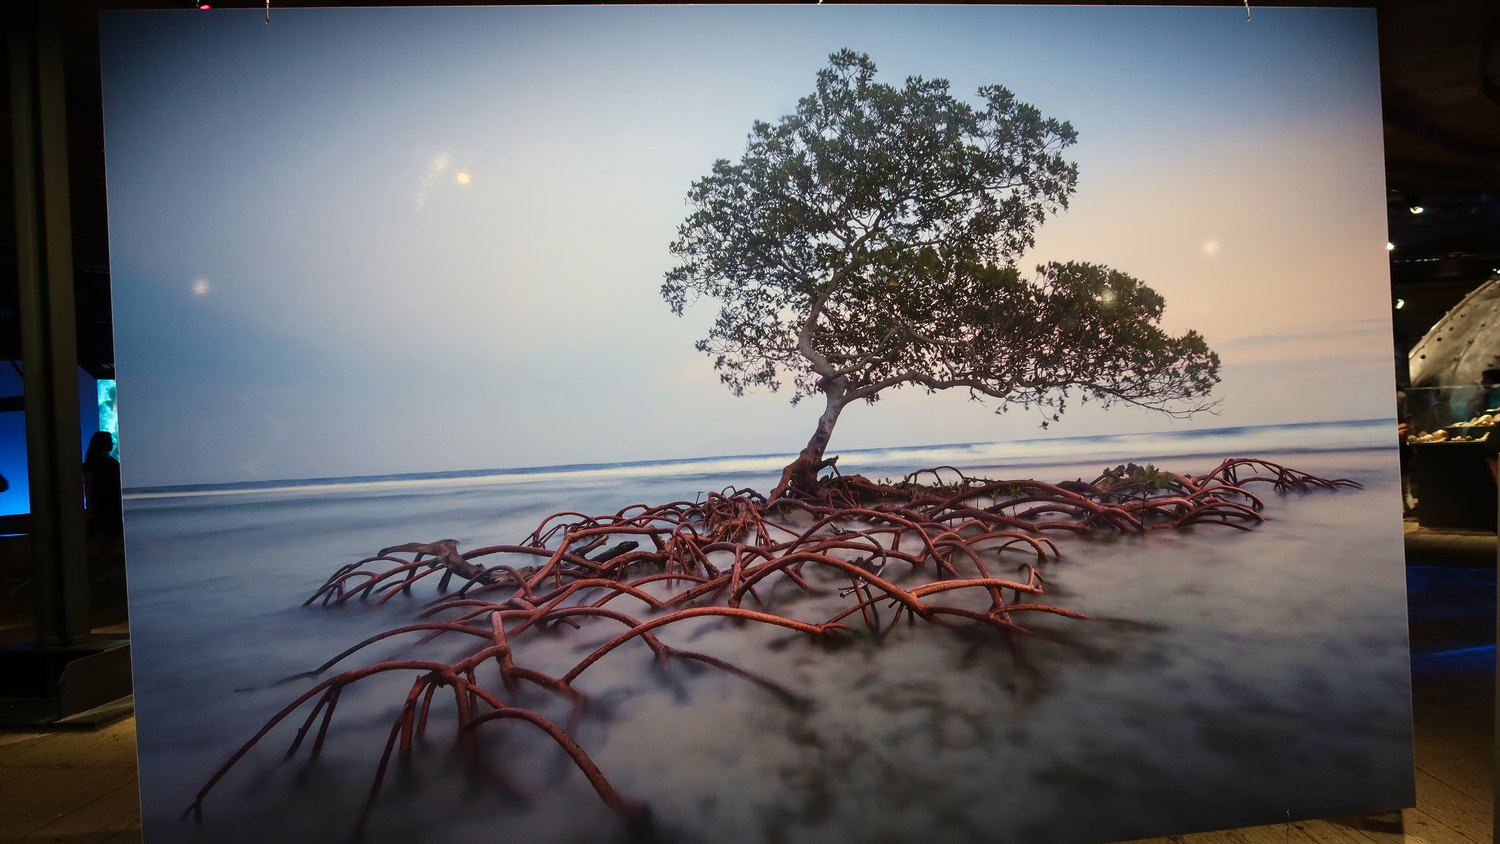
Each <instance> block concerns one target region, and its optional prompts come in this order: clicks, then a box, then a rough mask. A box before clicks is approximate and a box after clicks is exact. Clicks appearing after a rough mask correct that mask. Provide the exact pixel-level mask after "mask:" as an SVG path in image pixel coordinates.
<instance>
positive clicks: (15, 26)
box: [7, 3, 89, 645]
mask: <svg viewBox="0 0 1500 844" xmlns="http://www.w3.org/2000/svg"><path fill="white" fill-rule="evenodd" d="M62 5H63V4H51V3H26V4H24V5H22V4H17V6H13V7H12V9H11V11H10V13H9V14H8V18H9V20H8V21H7V23H8V24H9V26H8V27H7V29H9V31H10V32H9V41H10V44H9V47H10V98H11V100H10V103H11V127H12V128H11V143H12V149H13V154H14V158H15V186H16V188H15V189H16V196H15V203H16V275H17V278H18V280H19V283H20V306H21V313H20V317H21V350H22V351H21V354H22V360H23V363H24V371H23V378H24V384H25V390H26V456H27V460H28V462H29V463H30V472H29V475H30V481H31V524H32V529H31V558H32V564H33V566H34V567H35V577H34V582H35V590H36V592H35V596H36V602H37V603H36V613H37V618H36V633H37V639H38V641H40V642H41V643H43V644H51V645H68V644H73V643H75V642H78V641H80V640H82V639H84V638H86V637H87V636H88V635H89V598H88V571H87V561H86V559H85V556H84V516H83V481H82V472H81V469H80V464H81V462H82V456H81V454H80V448H79V440H80V433H79V423H78V412H79V408H78V341H77V336H76V329H75V327H74V319H75V317H74V308H73V238H72V231H71V224H72V220H71V214H70V210H69V204H68V134H67V115H66V96H65V94H66V92H65V90H64V82H63V68H64V59H63V45H62V34H61V27H60V24H59V21H58V14H59V12H60V9H61V7H62ZM18 7H19V8H18Z"/></svg>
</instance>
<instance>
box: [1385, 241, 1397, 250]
mask: <svg viewBox="0 0 1500 844" xmlns="http://www.w3.org/2000/svg"><path fill="white" fill-rule="evenodd" d="M1395 248H1396V244H1394V243H1391V242H1390V241H1389V240H1387V241H1386V242H1385V251H1387V252H1390V251H1391V250H1393V249H1395Z"/></svg>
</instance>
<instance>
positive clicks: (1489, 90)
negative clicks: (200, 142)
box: [0, 0, 1500, 377]
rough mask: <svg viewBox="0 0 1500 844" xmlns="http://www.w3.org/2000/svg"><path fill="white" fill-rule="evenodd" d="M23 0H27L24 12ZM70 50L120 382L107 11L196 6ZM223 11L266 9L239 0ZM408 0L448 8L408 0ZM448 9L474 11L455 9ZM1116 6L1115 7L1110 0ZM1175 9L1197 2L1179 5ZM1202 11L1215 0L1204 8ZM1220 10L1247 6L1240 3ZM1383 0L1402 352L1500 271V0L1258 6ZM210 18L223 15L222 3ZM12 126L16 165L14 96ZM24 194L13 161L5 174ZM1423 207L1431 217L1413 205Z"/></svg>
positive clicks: (69, 20) (9, 223)
mask: <svg viewBox="0 0 1500 844" xmlns="http://www.w3.org/2000/svg"><path fill="white" fill-rule="evenodd" d="M21 5H22V4H20V3H16V4H14V6H13V7H12V12H11V13H12V14H14V9H15V8H16V7H20V6H21ZM58 5H60V6H61V7H62V10H63V13H64V15H65V21H66V23H65V33H64V38H65V49H66V51H67V97H68V135H69V141H68V153H69V161H70V163H69V179H70V184H69V190H70V196H71V201H72V215H73V251H74V260H75V281H76V285H77V296H76V301H77V307H78V329H79V331H78V337H79V361H80V363H81V364H82V365H83V366H84V367H85V368H86V369H88V370H89V371H90V372H91V373H92V374H94V375H95V376H96V377H112V372H113V361H114V352H113V343H112V330H111V323H110V298H109V242H108V221H107V217H106V212H105V184H104V143H103V137H104V134H103V125H102V122H103V118H102V112H101V107H100V94H99V55H98V35H97V14H98V12H99V11H100V10H105V9H149V8H183V7H185V6H192V5H196V4H194V3H190V2H186V0H184V1H183V2H154V3H153V2H139V1H137V2H131V0H112V1H111V0H105V2H97V0H96V2H63V3H60V4H58ZM215 5H216V6H217V7H219V8H226V7H229V8H233V7H240V8H245V7H253V8H262V7H263V6H264V3H263V2H253V0H252V1H250V2H246V0H240V2H230V1H228V0H226V2H222V3H217V4H215ZM315 5H316V6H329V5H396V4H393V3H378V2H377V3H359V4H341V3H329V2H323V3H304V2H281V1H280V0H273V3H272V7H273V14H274V9H275V8H286V7H294V6H315ZM400 5H439V4H427V3H420V2H418V3H411V2H408V3H402V4H400ZM441 5H461V4H455V3H443V4H441ZM1106 5H1108V4H1106ZM1168 5H1187V4H1178V3H1169V4H1168ZM1193 5H1204V4H1202V3H1198V4H1193ZM1208 5H1226V6H1240V5H1243V4H1242V3H1235V2H1228V3H1218V4H1208ZM1268 5H1271V6H1287V5H1312V6H1346V5H1358V6H1374V7H1375V8H1376V9H1377V14H1378V21H1379V37H1380V72H1381V86H1382V91H1381V99H1382V104H1383V107H1384V110H1385V152H1386V165H1385V167H1386V184H1387V189H1388V218H1389V223H1390V240H1391V242H1392V243H1393V244H1394V246H1395V248H1394V249H1393V250H1392V252H1391V287H1392V289H1391V295H1392V303H1393V306H1394V304H1395V302H1396V301H1397V300H1401V301H1403V302H1404V306H1403V307H1401V308H1399V309H1397V310H1395V311H1394V315H1395V342H1396V345H1397V347H1398V348H1402V349H1404V348H1406V347H1407V346H1409V345H1411V344H1412V343H1415V342H1416V341H1417V340H1418V339H1420V337H1421V336H1422V334H1423V333H1425V332H1426V330H1427V328H1428V327H1429V326H1431V325H1432V324H1433V323H1434V322H1436V321H1437V319H1438V318H1439V317H1441V316H1442V315H1443V314H1444V313H1445V312H1446V311H1447V310H1448V308H1450V307H1452V306H1453V305H1454V304H1456V303H1457V302H1458V300H1459V299H1461V298H1462V297H1463V296H1464V295H1465V294H1467V293H1468V292H1469V291H1470V290H1472V289H1474V288H1475V287H1476V286H1478V285H1479V284H1481V283H1483V282H1484V281H1485V280H1487V279H1489V278H1491V277H1496V276H1500V3H1497V2H1495V0H1380V2H1374V3H1352V4H1351V3H1329V2H1303V3H1284V2H1278V3H1255V2H1251V3H1250V11H1251V12H1252V14H1253V11H1254V9H1255V7H1257V6H1268ZM203 14H213V12H212V11H208V12H203ZM5 96H6V100H5V122H6V130H5V131H4V132H3V133H0V138H3V140H0V145H3V149H4V152H5V157H6V159H7V161H8V160H9V159H10V157H11V156H10V131H9V123H10V108H9V95H8V94H6V95H5ZM0 181H3V182H4V188H5V190H6V194H7V195H12V191H11V182H12V174H11V168H10V167H9V166H7V167H5V168H4V169H3V171H0ZM3 206H4V208H5V209H6V211H5V220H4V223H3V230H0V244H4V246H5V247H6V252H5V255H6V260H5V267H6V272H5V275H4V276H3V277H0V285H3V286H0V357H4V358H6V359H9V360H16V359H17V358H19V335H20V332H19V329H18V325H17V321H18V318H17V315H16V311H17V308H16V283H15V259H14V255H15V226H14V222H13V215H14V209H13V206H12V204H11V203H9V202H7V203H4V204H3ZM1415 208H1420V209H1421V212H1420V213H1414V212H1413V209H1415Z"/></svg>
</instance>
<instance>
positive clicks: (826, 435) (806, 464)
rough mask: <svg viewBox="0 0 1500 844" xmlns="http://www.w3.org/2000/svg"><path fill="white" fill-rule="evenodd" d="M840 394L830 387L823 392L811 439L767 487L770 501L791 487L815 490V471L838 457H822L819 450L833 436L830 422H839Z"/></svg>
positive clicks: (813, 491) (809, 490) (842, 406)
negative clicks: (770, 487) (824, 402)
mask: <svg viewBox="0 0 1500 844" xmlns="http://www.w3.org/2000/svg"><path fill="white" fill-rule="evenodd" d="M843 394H844V391H843V390H838V389H833V388H830V389H828V390H826V391H825V395H826V396H827V397H828V403H827V405H826V406H825V407H824V409H823V415H822V416H820V417H818V427H817V428H816V429H814V430H813V435H812V439H809V440H808V441H807V447H806V448H804V449H802V453H801V454H799V455H797V459H796V460H793V461H792V462H791V463H788V464H787V465H786V468H785V469H782V470H781V481H780V482H779V483H777V484H776V488H775V489H773V490H771V498H770V500H771V501H775V500H776V499H778V498H780V497H782V496H783V495H786V494H787V493H788V492H791V491H794V490H795V491H797V492H800V493H806V494H814V493H816V492H817V491H818V473H819V472H821V471H822V470H823V469H826V468H827V467H829V466H832V465H833V463H834V461H836V460H838V458H837V457H831V458H828V459H826V460H825V459H824V458H823V451H824V450H825V449H827V448H828V441H829V440H830V439H832V438H833V426H834V423H836V422H838V421H839V413H840V412H841V411H842V410H843V409H844V397H843Z"/></svg>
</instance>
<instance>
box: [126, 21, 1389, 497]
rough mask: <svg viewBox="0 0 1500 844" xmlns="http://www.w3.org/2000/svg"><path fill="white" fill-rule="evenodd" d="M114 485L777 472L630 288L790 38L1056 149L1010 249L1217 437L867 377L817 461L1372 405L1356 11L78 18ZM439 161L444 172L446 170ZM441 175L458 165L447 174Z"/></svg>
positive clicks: (1378, 294) (702, 369) (1367, 49)
mask: <svg viewBox="0 0 1500 844" xmlns="http://www.w3.org/2000/svg"><path fill="white" fill-rule="evenodd" d="M101 29H102V31H101V42H102V53H103V84H104V97H105V102H104V105H105V135H106V150H105V151H106V159H107V167H108V186H109V216H110V230H111V269H112V276H113V286H114V297H115V298H114V302H115V332H116V333H115V343H116V356H117V360H118V372H119V378H120V389H119V396H120V399H119V400H120V426H121V431H120V439H121V451H122V460H123V463H124V467H125V473H126V477H125V482H126V484H127V486H159V485H170V484H185V483H217V482H233V481H244V480H263V479H281V478H308V477H337V476H347V475H368V474H383V473H396V472H428V471H443V470H452V469H471V468H499V467H514V466H537V465H553V464H564V463H587V462H602V461H624V460H651V459H663V458H672V457H693V456H710V455H724V454H753V453H774V452H791V451H796V450H797V449H798V448H800V447H801V446H802V444H803V443H804V442H805V441H806V439H807V437H808V435H809V434H810V433H811V432H812V427H813V423H814V421H815V418H816V415H817V412H818V409H819V408H817V407H815V406H812V405H810V404H802V405H799V406H796V407H793V406H792V405H790V404H789V403H788V401H787V399H788V396H786V395H782V394H771V393H759V394H754V395H746V396H744V397H742V398H735V397H733V396H731V395H730V394H729V393H728V391H726V390H725V389H724V388H723V387H722V386H721V385H720V384H719V381H718V378H717V376H716V375H715V373H714V372H713V370H712V367H711V365H710V361H709V360H708V358H707V357H706V356H704V355H701V354H699V353H698V352H696V351H694V350H693V347H692V344H693V341H694V340H696V339H697V338H699V337H701V336H703V335H704V333H706V330H707V327H708V325H709V323H710V321H711V320H712V319H713V316H714V308H713V307H712V305H711V304H710V303H706V302H705V303H700V304H699V305H698V306H697V307H695V308H691V309H689V311H688V312H687V314H686V316H685V317H683V318H678V317H674V316H673V315H672V314H671V313H670V311H669V310H668V308H667V307H666V305H665V303H664V302H663V301H662V300H661V298H660V296H659V294H658V288H659V287H660V284H661V279H662V275H663V273H664V272H665V271H666V270H667V269H668V268H670V267H671V266H672V265H673V263H674V262H673V259H672V256H671V255H670V254H669V252H668V251H667V245H668V243H670V242H671V240H672V239H673V237H674V235H675V232H676V228H677V226H678V225H679V224H680V223H681V222H682V220H683V219H684V217H685V216H686V214H687V213H688V208H687V205H686V203H685V196H686V193H687V190H688V186H689V184H690V183H691V182H692V181H693V180H694V179H696V178H699V177H701V176H703V175H704V174H706V173H707V172H708V170H709V167H710V166H711V164H712V162H713V161H714V160H715V159H717V158H730V159H737V158H738V157H739V155H740V154H741V153H742V152H743V150H744V144H745V137H746V134H747V132H748V131H749V129H750V125H751V123H752V121H754V120H756V119H761V120H775V119H776V118H778V117H780V116H781V115H783V114H787V113H790V112H791V111H792V110H793V109H794V107H795V104H796V101H797V99H798V98H799V97H801V96H803V95H805V94H806V93H808V92H809V91H810V90H811V89H812V84H813V79H814V74H815V73H816V71H817V70H818V69H819V68H820V67H823V66H824V65H825V64H826V63H827V58H828V55H829V54H830V53H831V52H834V51H835V50H838V49H840V48H843V47H849V48H852V49H855V50H857V51H860V52H865V53H868V54H869V55H870V56H871V58H872V59H873V60H874V61H875V63H876V64H877V66H878V67H879V69H880V78H881V79H882V80H885V81H889V82H893V83H900V82H901V80H903V79H904V78H905V77H906V76H907V75H910V74H916V75H922V76H925V77H928V78H932V77H942V78H946V79H948V80H950V82H951V83H952V85H953V90H954V92H955V93H956V94H958V95H960V96H965V97H969V98H971V101H972V98H973V92H974V90H975V89H976V88H978V87H979V86H981V85H985V84H991V83H998V84H1002V85H1004V86H1006V87H1008V88H1010V89H1011V90H1012V91H1014V92H1015V93H1016V95H1017V96H1018V97H1019V98H1020V99H1021V100H1023V101H1025V102H1029V103H1032V104H1034V105H1036V106H1037V107H1038V108H1040V109H1041V110H1042V112H1043V113H1044V114H1047V115H1049V116H1054V117H1057V118H1060V119H1065V120H1068V121H1070V122H1071V123H1072V124H1073V126H1074V127H1075V128H1076V129H1077V130H1078V134H1079V141H1078V143H1077V145H1076V146H1074V147H1073V148H1072V149H1071V150H1070V155H1069V157H1070V158H1071V159H1072V160H1074V161H1076V162H1077V164H1078V167H1079V172H1080V175H1079V184H1078V190H1077V192H1076V194H1075V195H1074V196H1073V199H1072V202H1071V207H1070V209H1069V210H1067V211H1066V212H1064V213H1062V214H1061V215H1059V216H1058V217H1056V218H1054V219H1052V220H1050V221H1049V222H1048V223H1047V224H1046V225H1045V226H1044V227H1043V228H1042V230H1041V232H1040V234H1039V237H1038V243H1037V246H1036V249H1035V250H1034V251H1033V252H1032V253H1031V254H1029V255H1026V256H1023V257H1022V258H1021V259H1020V260H1019V263H1020V264H1021V265H1022V266H1023V267H1032V266H1034V265H1035V264H1037V263H1039V262H1041V261H1044V260H1052V259H1057V260H1088V261H1095V262H1101V263H1105V264H1109V265H1110V266H1113V267H1116V268H1118V269H1121V270H1124V271H1126V272H1128V273H1130V274H1132V275H1134V276H1136V277H1138V278H1140V279H1142V280H1143V281H1145V282H1146V283H1147V284H1149V285H1151V286H1152V287H1154V288H1155V289H1156V290H1157V291H1158V292H1160V293H1162V294H1163V295H1164V296H1165V297H1166V300H1167V303H1168V304H1167V315H1166V319H1165V321H1166V323H1167V326H1168V327H1169V328H1170V329H1172V330H1174V331H1182V330H1185V329H1187V328H1195V329H1197V330H1198V331H1199V332H1200V333H1202V334H1203V335H1204V336H1205V337H1206V338H1207V340H1208V341H1209V344H1210V346H1212V347H1213V348H1214V349H1215V350H1216V351H1218V352H1219V353H1220V355H1221V356H1222V358H1223V361H1224V367H1223V383H1222V384H1221V385H1220V386H1219V388H1218V389H1217V390H1216V396H1217V397H1218V398H1220V399H1221V401H1222V403H1221V406H1220V412H1219V414H1218V415H1216V416H1207V415H1203V416H1199V417H1196V418H1194V419H1193V420H1191V421H1188V422H1181V421H1173V420H1171V419H1168V418H1166V417H1163V416H1160V415H1155V414H1150V413H1146V412H1141V411H1133V410H1130V409H1112V410H1110V411H1108V412H1102V413H1101V412H1098V411H1095V410H1093V409H1092V408H1076V407H1075V408H1072V409H1070V411H1069V412H1068V413H1067V414H1066V415H1064V417H1063V420H1062V421H1061V422H1060V423H1057V424H1054V425H1053V426H1052V427H1051V428H1050V429H1049V430H1048V431H1047V432H1042V431H1040V429H1039V427H1038V423H1039V419H1038V418H1037V417H1036V416H1035V415H1032V414H1029V413H1027V412H1025V411H1020V410H1017V411H1012V412H1010V413H1006V414H1004V415H1000V416H997V415H995V414H994V413H993V406H990V407H986V406H981V405H979V404H975V403H972V402H968V401H967V400H966V397H965V396H962V395H935V396H929V395H926V394H923V393H922V392H920V391H910V390H908V391H904V392H898V393H893V394H891V395H890V396H889V397H888V398H884V399H883V400H882V401H881V402H879V403H878V404H876V405H874V406H865V405H856V406H853V407H851V408H849V409H848V410H847V411H846V412H845V413H844V415H843V417H842V419H841V420H840V425H839V428H838V429H837V431H836V433H835V435H834V441H833V444H832V448H831V451H832V452H837V451H838V450H839V449H849V448H867V447H882V446H896V445H917V444H928V443H954V442H973V441H990V440H1004V439H1013V438H1029V437H1036V436H1040V435H1057V436H1081V435H1091V434H1098V433H1106V432H1141V431H1156V430H1176V429H1180V428H1185V427H1222V426H1228V425H1249V424H1269V423H1278V422H1300V421H1333V420H1344V419H1367V418H1382V417H1387V416H1391V415H1392V414H1393V410H1394V398H1393V389H1394V388H1393V384H1392V351H1391V348H1392V347H1391V341H1390V310H1389V309H1390V300H1389V275H1388V263H1387V257H1386V253H1385V249H1384V245H1385V204H1384V181H1383V178H1384V177H1383V156H1382V149H1381V115H1380V100H1379V80H1378V74H1377V62H1376V40H1375V14H1374V11H1373V10H1369V9H1302V10H1297V9H1280V8H1257V9H1256V10H1255V13H1254V19H1253V20H1252V21H1250V22H1246V20H1245V15H1244V13H1243V10H1241V9H1238V8H1236V7H1220V8H1198V9H1191V8H1172V9H1146V8H1124V7H1048V8H1015V7H975V6H953V7H830V6H778V7H634V8H622V7H576V8H556V7H547V8H490V9H482V8H448V9H437V8H421V9H394V8H379V9H358V10H356V9H325V10H304V9H284V10H283V9H277V10H275V11H274V12H273V15H272V23H271V24H270V25H267V24H265V23H264V20H263V14H262V12H261V11H259V10H214V11H212V12H196V11H190V10H184V11H181V12H160V11H158V12H121V13H109V14H106V15H105V16H104V17H103V19H102V25H101ZM460 174H463V175H462V176H461V175H460ZM465 179H466V181H463V180H465Z"/></svg>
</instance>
